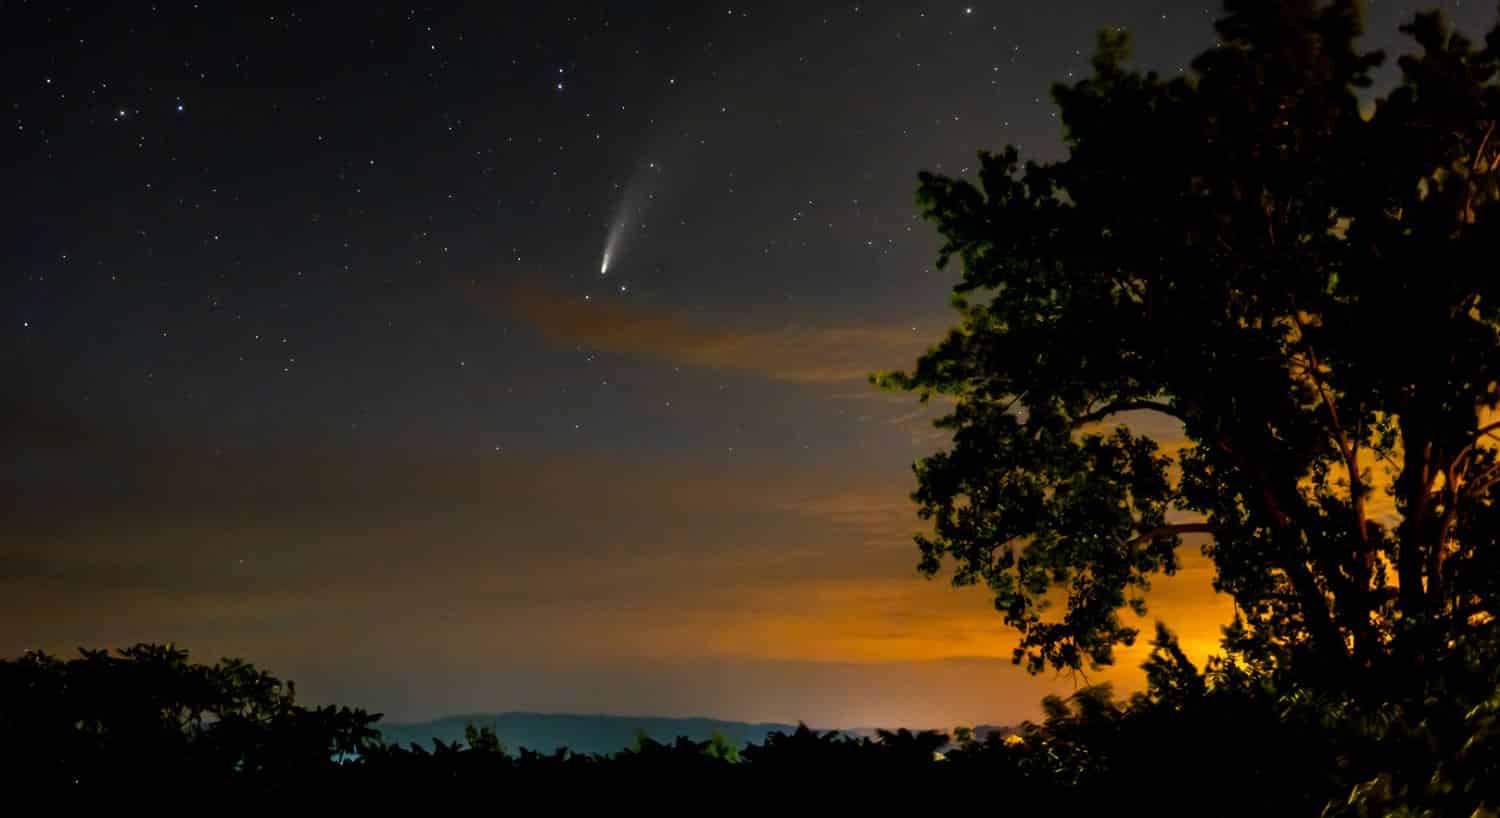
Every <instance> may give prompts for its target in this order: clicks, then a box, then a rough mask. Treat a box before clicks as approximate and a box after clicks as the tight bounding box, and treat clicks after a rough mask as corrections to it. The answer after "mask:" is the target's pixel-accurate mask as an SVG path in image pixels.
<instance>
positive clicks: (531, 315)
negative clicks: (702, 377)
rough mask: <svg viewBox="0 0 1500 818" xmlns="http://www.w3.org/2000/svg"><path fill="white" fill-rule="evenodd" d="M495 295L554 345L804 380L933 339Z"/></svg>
mask: <svg viewBox="0 0 1500 818" xmlns="http://www.w3.org/2000/svg"><path fill="white" fill-rule="evenodd" d="M479 297H481V298H489V297H491V296H489V295H484V296H479ZM496 297H498V298H501V299H503V301H504V306H505V307H506V308H507V309H508V310H509V311H511V312H512V313H514V314H515V315H517V316H518V317H520V318H522V319H523V320H524V321H526V322H527V323H529V324H530V325H531V326H533V327H535V328H536V329H537V330H538V331H539V332H541V333H542V335H544V336H545V337H547V338H550V339H552V340H554V341H557V342H559V343H567V344H575V345H580V346H584V347H589V348H592V349H598V350H607V351H611V352H619V353H624V354H627V355H637V356H641V357H646V358H653V359H657V360H663V361H668V362H671V363H674V364H680V365H686V366H694V367H703V368H707V369H725V370H736V371H742V372H752V373H755V374H759V375H763V376H765V377H768V378H772V379H775V380H781V381H792V382H801V383H840V382H846V381H862V380H864V379H865V377H866V376H868V374H869V373H870V372H872V371H874V370H877V369H889V368H893V367H904V366H909V365H910V364H911V363H912V362H913V361H915V360H916V358H917V356H918V355H920V354H921V353H922V351H923V350H924V349H925V348H926V345H927V343H928V341H929V340H930V339H929V338H928V336H927V335H926V334H924V333H921V332H915V331H913V329H912V327H910V326H889V325H875V324H871V325H867V326H807V325H783V326H777V327H754V326H743V325H742V326H734V325H728V324H716V323H712V322H710V321H707V320H698V319H693V318H688V317H685V316H682V315H680V314H677V313H674V312H671V311H668V310H664V309H661V308H657V307H650V306H643V305H637V304H629V303H623V302H618V301H616V302H604V301H598V302H586V301H583V300H581V299H576V298H564V297H561V296H559V295H557V294H555V293H551V292H547V291H544V290H541V289H538V288H536V287H517V288H513V289H510V290H508V291H506V292H504V293H503V294H500V295H498V296H496Z"/></svg>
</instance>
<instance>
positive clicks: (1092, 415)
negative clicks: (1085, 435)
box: [1072, 400, 1187, 429]
mask: <svg viewBox="0 0 1500 818" xmlns="http://www.w3.org/2000/svg"><path fill="white" fill-rule="evenodd" d="M1139 411H1149V412H1160V413H1161V414H1163V415H1167V416H1168V417H1174V418H1177V419H1178V420H1184V421H1185V420H1187V418H1185V417H1183V415H1182V413H1181V412H1179V411H1178V410H1177V409H1175V408H1173V407H1172V406H1170V405H1168V404H1165V403H1162V402H1161V401H1154V400H1119V401H1115V402H1113V403H1107V404H1105V405H1104V406H1101V407H1100V408H1098V409H1095V410H1094V411H1092V412H1088V413H1085V414H1082V415H1079V416H1078V417H1076V418H1073V423H1072V426H1073V428H1074V429H1077V428H1078V427H1080V426H1086V425H1088V424H1090V423H1093V422H1095V421H1099V420H1104V419H1105V418H1107V417H1109V416H1110V415H1118V414H1120V413H1121V412H1139Z"/></svg>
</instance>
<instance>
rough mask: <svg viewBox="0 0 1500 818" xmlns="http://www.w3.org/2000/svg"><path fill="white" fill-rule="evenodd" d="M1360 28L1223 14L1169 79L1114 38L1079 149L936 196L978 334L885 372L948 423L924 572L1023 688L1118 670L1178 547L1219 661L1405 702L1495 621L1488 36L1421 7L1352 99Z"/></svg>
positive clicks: (1497, 362)
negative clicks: (1137, 618)
mask: <svg viewBox="0 0 1500 818" xmlns="http://www.w3.org/2000/svg"><path fill="white" fill-rule="evenodd" d="M1360 27H1361V23H1360V16H1359V13H1358V8H1357V4H1356V3H1355V2H1354V0H1333V2H1319V1H1318V0H1283V1H1282V2H1272V1H1271V0H1231V1H1230V2H1228V3H1227V5H1226V14H1225V16H1224V17H1223V18H1222V19H1221V20H1219V21H1218V23H1217V24H1216V28H1217V35H1218V36H1217V40H1218V42H1217V44H1216V45H1214V47H1212V48H1210V49H1208V50H1206V51H1204V52H1203V53H1201V54H1200V55H1199V56H1198V57H1197V58H1196V59H1195V60H1193V62H1192V70H1191V72H1189V73H1186V74H1184V75H1182V76H1175V77H1171V78H1166V77H1162V76H1159V75H1157V74H1156V73H1154V72H1141V71H1138V70H1135V69H1131V68H1129V67H1128V66H1127V64H1126V60H1127V56H1128V39H1127V37H1126V35H1124V34H1122V33H1118V32H1104V33H1102V34H1101V35H1100V37H1099V46H1098V51H1097V54H1096V55H1095V57H1094V58H1093V72H1092V76H1090V77H1088V78H1086V79H1083V80H1081V81H1078V82H1076V83H1073V84H1068V85H1057V86H1055V87H1054V88H1053V97H1054V99H1055V100H1056V102H1057V105H1058V108H1059V111H1060V116H1061V119H1062V122H1063V124H1064V126H1065V142H1066V147H1067V153H1066V157H1065V158H1063V159H1061V160H1059V161H1055V162H1035V161H1027V162H1023V161H1022V159H1021V157H1020V155H1019V153H1018V151H1017V150H1016V149H1015V148H1014V147H1008V148H1006V149H1004V150H1003V151H1000V152H998V153H989V152H982V153H980V164H979V171H978V176H977V179H973V180H969V179H955V178H949V177H946V176H942V175H936V174H931V173H923V174H922V175H921V185H920V188H919V194H918V200H919V203H920V206H921V209H922V212H923V214H924V215H925V216H926V217H927V218H928V219H929V220H931V221H932V222H933V223H935V224H936V226H937V228H938V230H939V231H940V233H941V236H942V240H943V241H942V245H941V250H940V254H939V260H938V261H939V265H940V266H941V265H947V264H949V263H950V262H952V261H953V260H954V259H957V260H958V261H960V262H961V266H962V280H961V282H960V283H959V284H958V285H957V286H956V287H955V290H954V304H955V306H956V307H957V309H958V311H959V314H960V323H959V325H958V326H957V327H956V328H954V329H953V330H951V331H950V332H949V333H948V334H947V336H946V337H945V338H944V339H943V340H942V341H941V342H940V343H939V344H937V345H936V346H935V347H934V348H932V349H931V350H930V351H929V352H928V353H927V354H926V355H924V356H922V358H921V359H920V360H919V361H918V362H917V364H916V366H915V368H914V369H912V370H911V371H909V372H896V373H884V374H879V375H877V376H875V377H874V380H875V381H876V382H877V383H879V384H881V385H884V386H886V387H889V388H895V389H905V390H912V391H914V392H916V393H918V394H919V396H920V399H921V400H923V401H926V400H928V399H929V398H930V397H931V396H933V395H941V396H946V398H947V399H949V400H951V406H952V409H951V411H950V412H948V413H947V414H946V415H945V416H944V417H942V418H941V419H940V420H939V421H938V426H939V427H940V428H942V429H945V430H947V431H949V432H951V433H952V444H951V446H949V447H947V448H945V449H944V450H942V451H938V452H936V453H934V454H932V455H931V456H928V457H926V458H924V459H922V460H920V461H919V462H918V463H917V464H916V467H915V471H916V476H917V483H918V488H917V490H916V492H915V493H914V495H913V497H914V499H915V500H916V501H917V503H918V505H919V509H920V514H921V516H922V517H923V518H924V519H927V520H930V521H931V523H932V530H931V533H929V534H924V535H921V536H919V537H918V538H917V542H918V544H919V546H920V549H921V554H922V561H921V569H922V570H923V571H924V572H926V573H928V574H929V575H931V574H935V573H937V572H938V571H939V570H940V569H941V567H942V566H943V564H944V563H945V562H951V563H952V565H953V566H954V574H953V581H954V582H955V583H956V584H960V585H964V584H973V583H980V582H982V583H984V584H986V585H987V586H988V587H989V589H990V590H991V591H992V592H993V595H994V600H995V605H996V608H997V609H998V610H999V611H1000V612H1001V613H1002V614H1003V615H1004V618H1005V621H1006V622H1007V623H1009V624H1010V625H1012V626H1014V627H1015V628H1017V629H1018V630H1019V632H1020V634H1021V640H1020V644H1019V647H1018V648H1017V650H1016V660H1017V661H1018V662H1021V661H1024V662H1025V663H1026V665H1027V666H1028V667H1029V668H1031V669H1032V670H1033V671H1037V670H1041V669H1043V668H1045V667H1048V666H1052V667H1055V668H1080V667H1083V666H1085V665H1098V664H1107V663H1109V662H1111V661H1112V659H1113V649H1114V648H1115V647H1116V646H1118V645H1128V644H1131V643H1132V642H1133V640H1134V639H1135V638H1136V637H1137V635H1138V634H1137V630H1136V629H1135V628H1134V627H1132V626H1131V625H1129V624H1128V623H1127V622H1126V621H1125V620H1124V619H1123V618H1122V616H1121V613H1122V611H1123V610H1124V609H1126V608H1127V607H1128V608H1133V609H1135V610H1136V611H1138V612H1143V611H1144V595H1145V592H1146V591H1147V590H1148V588H1149V587H1150V581H1151V579H1152V578H1153V577H1154V576H1157V575H1160V574H1170V573H1171V572H1173V571H1174V570H1175V569H1176V567H1177V566H1178V559H1179V557H1178V553H1177V552H1178V549H1179V547H1180V545H1181V537H1182V535H1184V534H1189V533H1201V534H1206V535H1207V536H1208V544H1207V545H1206V546H1205V547H1204V551H1205V553H1206V554H1207V555H1208V556H1209V557H1210V558H1211V559H1212V562H1213V565H1214V567H1215V569H1216V575H1215V580H1214V584H1215V587H1216V588H1217V589H1218V590H1220V591H1223V592H1226V593H1228V594H1229V595H1231V596H1232V597H1233V599H1234V602H1235V606H1236V610H1237V620H1236V622H1235V624H1234V626H1233V627H1232V628H1231V629H1230V631H1229V634H1228V637H1229V638H1228V640H1227V647H1229V648H1230V649H1231V650H1232V651H1234V652H1235V653H1236V654H1237V655H1238V656H1239V657H1240V658H1241V659H1242V660H1243V661H1245V662H1248V663H1252V664H1256V665H1258V666H1261V667H1266V668H1269V667H1276V668H1286V667H1290V666H1296V667H1297V668H1298V673H1299V674H1300V675H1301V678H1303V679H1305V680H1306V679H1313V678H1319V679H1323V680H1325V681H1328V682H1329V683H1332V684H1336V685H1359V684H1366V683H1375V684H1378V685H1387V684H1395V683H1396V680H1400V683H1402V684H1413V685H1414V684H1418V683H1420V680H1421V679H1422V678H1424V676H1426V675H1427V674H1428V673H1429V672H1431V671H1433V670H1434V669H1435V667H1436V666H1437V665H1440V664H1442V663H1443V662H1445V661H1447V659H1446V658H1445V657H1447V656H1449V655H1450V654H1451V651H1450V650H1449V649H1450V647H1451V646H1452V645H1454V644H1456V643H1457V642H1460V641H1463V640H1465V639H1470V638H1472V637H1473V635H1474V634H1475V633H1476V631H1477V630H1480V629H1483V628H1484V627H1488V625H1486V623H1488V622H1490V621H1491V620H1492V617H1493V615H1494V614H1495V599H1496V591H1497V586H1496V583H1497V581H1500V571H1497V568H1500V565H1497V560H1500V543H1497V542H1496V537H1497V536H1500V508H1497V505H1496V503H1495V490H1496V486H1497V483H1500V459H1497V457H1496V448H1495V446H1494V445H1492V444H1493V442H1494V439H1495V438H1497V437H1500V425H1497V424H1495V423H1494V422H1493V418H1494V417H1495V416H1494V414H1493V413H1494V410H1495V408H1496V406H1497V404H1500V343H1497V338H1500V336H1497V327H1500V277H1497V276H1495V275H1494V269H1495V266H1494V265H1495V259H1496V258H1497V257H1500V256H1497V252H1496V251H1497V250H1500V231H1497V230H1496V229H1495V228H1496V226H1497V221H1500V219H1497V217H1500V211H1497V206H1500V205H1497V199H1500V187H1497V180H1500V176H1497V173H1496V166H1497V164H1500V138H1497V135H1496V134H1495V126H1496V122H1497V120H1500V86H1497V83H1496V69H1497V67H1500V29H1497V30H1495V31H1492V32H1491V33H1490V34H1489V36H1488V37H1487V38H1486V39H1485V42H1484V43H1479V44H1476V43H1473V42H1471V41H1469V40H1468V39H1466V38H1465V37H1463V36H1462V35H1461V34H1459V33H1457V32H1455V31H1453V30H1451V29H1450V28H1449V27H1448V26H1447V24H1446V23H1445V22H1444V21H1443V19H1442V17H1441V16H1440V15H1438V14H1437V13H1430V14H1421V15H1418V16H1416V17H1415V19H1413V20H1412V21H1411V22H1410V23H1408V24H1407V25H1405V26H1404V27H1403V29H1402V30H1403V31H1404V32H1406V33H1407V34H1408V35H1410V37H1411V38H1412V39H1413V40H1414V41H1415V44H1416V50H1415V53H1413V54H1411V55H1409V56H1404V57H1402V58H1401V59H1400V60H1399V66H1400V83H1399V85H1398V86H1397V87H1395V88H1394V89H1393V90H1390V91H1389V93H1386V94H1384V95H1383V96H1380V97H1378V98H1375V99H1373V103H1372V104H1366V105H1362V103H1361V94H1362V93H1364V94H1367V95H1368V93H1369V92H1368V91H1366V90H1365V89H1368V88H1369V87H1370V85H1371V77H1372V71H1373V69H1375V68H1376V67H1377V66H1378V65H1380V64H1381V62H1382V59H1383V56H1382V55H1381V54H1379V53H1372V52H1368V51H1364V50H1362V49H1361V48H1360V47H1359V46H1358V43H1357V42H1356V38H1357V36H1358V35H1359V34H1360V30H1361V28H1360ZM1179 439H1180V445H1179ZM1054 603H1056V604H1054ZM1375 670H1379V671H1381V672H1380V673H1374V672H1371V671H1375Z"/></svg>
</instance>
